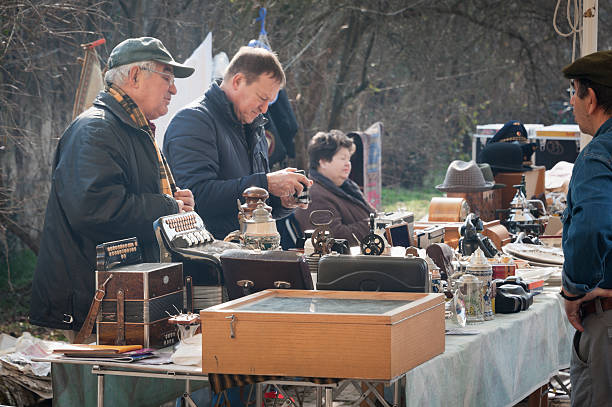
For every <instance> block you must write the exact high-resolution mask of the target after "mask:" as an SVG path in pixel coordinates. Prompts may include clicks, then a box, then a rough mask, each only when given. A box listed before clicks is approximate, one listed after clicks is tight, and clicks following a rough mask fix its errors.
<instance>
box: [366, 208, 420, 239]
mask: <svg viewBox="0 0 612 407" xmlns="http://www.w3.org/2000/svg"><path fill="white" fill-rule="evenodd" d="M374 222H375V230H384V231H385V238H386V239H387V243H389V245H390V246H402V247H410V246H412V245H413V241H412V240H413V236H414V213H413V212H407V211H404V210H398V211H397V212H380V213H378V214H377V215H376V219H375V220H374Z"/></svg>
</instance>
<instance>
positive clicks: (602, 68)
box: [563, 50, 612, 87]
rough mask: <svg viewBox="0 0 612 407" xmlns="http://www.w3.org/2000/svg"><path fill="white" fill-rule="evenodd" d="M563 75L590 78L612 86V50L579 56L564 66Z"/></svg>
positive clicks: (574, 77) (569, 77)
mask: <svg viewBox="0 0 612 407" xmlns="http://www.w3.org/2000/svg"><path fill="white" fill-rule="evenodd" d="M563 75H565V77H566V78H568V79H578V80H580V79H588V80H590V81H592V82H595V83H598V84H600V85H604V86H608V87H612V50H610V51H599V52H594V53H592V54H589V55H585V56H583V57H582V58H578V59H577V60H575V61H574V62H573V63H571V64H569V65H568V66H566V67H565V68H563Z"/></svg>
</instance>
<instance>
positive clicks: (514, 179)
mask: <svg viewBox="0 0 612 407" xmlns="http://www.w3.org/2000/svg"><path fill="white" fill-rule="evenodd" d="M532 168H533V169H532V170H531V171H524V172H500V173H498V174H497V175H496V176H495V182H497V183H499V184H506V187H505V188H501V189H500V191H501V192H502V197H501V205H502V206H501V207H502V208H503V209H507V208H509V207H510V202H511V201H512V198H514V195H515V194H516V188H514V187H513V185H518V184H520V183H521V179H522V176H523V175H525V192H527V194H526V198H527V199H545V198H544V194H545V192H546V182H545V180H546V167H544V166H533V167H532Z"/></svg>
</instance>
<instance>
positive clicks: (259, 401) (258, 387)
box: [255, 383, 264, 407]
mask: <svg viewBox="0 0 612 407" xmlns="http://www.w3.org/2000/svg"><path fill="white" fill-rule="evenodd" d="M263 386H264V385H263V384H262V383H256V384H255V407H261V406H263Z"/></svg>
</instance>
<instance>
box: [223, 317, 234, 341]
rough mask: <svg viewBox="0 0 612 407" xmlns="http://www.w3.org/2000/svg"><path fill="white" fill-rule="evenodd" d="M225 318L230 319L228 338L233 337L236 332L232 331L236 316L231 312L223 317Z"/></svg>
mask: <svg viewBox="0 0 612 407" xmlns="http://www.w3.org/2000/svg"><path fill="white" fill-rule="evenodd" d="M225 319H229V320H230V338H235V337H236V333H235V332H234V322H235V321H236V317H235V316H234V314H232V315H230V316H229V317H225Z"/></svg>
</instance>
